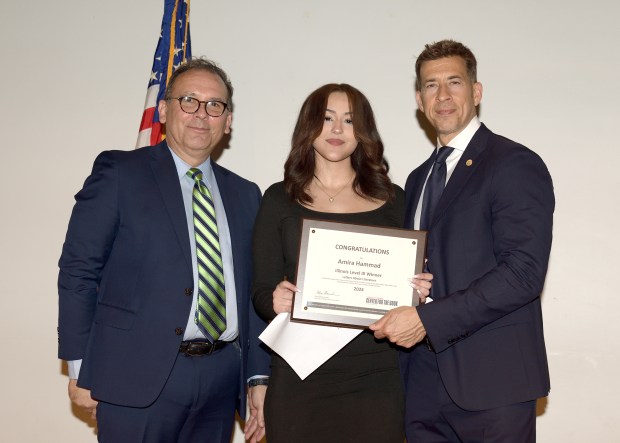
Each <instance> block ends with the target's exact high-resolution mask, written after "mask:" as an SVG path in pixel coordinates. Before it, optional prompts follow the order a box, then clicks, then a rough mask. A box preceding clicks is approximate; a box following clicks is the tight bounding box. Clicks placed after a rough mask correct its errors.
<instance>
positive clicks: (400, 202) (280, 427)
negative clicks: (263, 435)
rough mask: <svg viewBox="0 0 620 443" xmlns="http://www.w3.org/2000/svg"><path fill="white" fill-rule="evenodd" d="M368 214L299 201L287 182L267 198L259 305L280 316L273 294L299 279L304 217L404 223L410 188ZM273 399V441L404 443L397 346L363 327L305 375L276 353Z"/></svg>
mask: <svg viewBox="0 0 620 443" xmlns="http://www.w3.org/2000/svg"><path fill="white" fill-rule="evenodd" d="M395 188H396V198H395V200H394V201H393V202H388V203H385V204H384V205H383V206H381V207H379V208H377V209H375V210H372V211H367V212H361V213H347V214H335V213H325V212H316V211H312V210H310V209H308V208H305V207H303V206H302V205H300V204H299V203H297V202H293V201H291V199H290V198H289V196H288V195H287V194H286V192H285V190H284V184H283V183H282V182H280V183H276V184H274V185H272V186H271V187H270V188H269V189H267V191H266V192H265V195H264V197H263V201H262V204H261V208H260V211H259V214H258V218H257V220H256V225H255V231H254V290H253V299H254V306H255V307H256V310H257V312H258V314H259V315H260V316H262V317H263V318H264V319H266V320H268V321H270V320H272V319H273V318H274V317H275V315H276V314H275V312H274V311H273V305H272V293H273V290H274V288H275V286H276V285H277V284H278V283H279V282H280V281H282V280H283V279H284V277H285V276H286V277H287V278H288V280H289V281H292V282H295V278H296V271H297V249H298V244H299V236H300V223H301V218H314V219H322V220H330V221H341V222H346V223H356V224H365V225H374V226H387V227H402V224H403V218H404V192H403V190H402V189H400V188H398V187H395ZM271 365H272V374H271V380H270V382H269V388H268V390H267V398H266V403H265V421H266V427H267V428H266V429H267V439H268V442H269V443H304V442H321V443H330V442H334V443H343V442H352V443H353V442H354V443H364V442H368V443H371V442H372V443H377V442H381V443H391V442H394V443H402V442H403V440H404V431H403V415H404V399H403V388H402V383H401V378H400V373H399V369H398V355H397V351H396V348H395V347H394V346H392V345H391V344H390V343H389V342H387V341H385V340H376V339H375V338H374V336H373V335H372V333H371V332H370V331H368V330H366V331H364V332H362V333H361V334H360V335H358V336H357V337H356V338H355V339H353V340H352V341H351V342H350V343H349V344H348V345H347V346H345V347H344V348H343V349H341V350H340V351H339V352H338V353H336V354H335V355H334V356H333V357H332V358H330V359H329V360H328V361H327V362H325V363H324V364H323V365H322V366H320V367H319V368H318V369H317V370H316V371H315V372H313V373H312V374H310V375H309V376H308V377H307V378H306V379H305V380H303V381H302V380H301V379H300V378H299V377H298V376H297V374H296V373H295V372H294V371H293V369H292V368H291V367H290V366H289V365H288V364H287V363H286V361H284V360H283V359H282V358H281V357H280V356H279V355H277V354H276V353H273V357H272V363H271Z"/></svg>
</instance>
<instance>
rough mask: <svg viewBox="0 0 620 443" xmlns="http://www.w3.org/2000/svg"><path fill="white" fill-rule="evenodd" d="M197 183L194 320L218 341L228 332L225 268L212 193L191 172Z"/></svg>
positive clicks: (195, 171) (194, 200) (194, 170)
mask: <svg viewBox="0 0 620 443" xmlns="http://www.w3.org/2000/svg"><path fill="white" fill-rule="evenodd" d="M187 175H189V176H190V177H191V178H192V179H193V180H194V190H193V192H192V209H193V211H194V234H195V236H196V258H197V260H198V304H197V306H196V317H195V319H194V321H195V322H196V324H197V325H198V329H200V331H202V333H203V334H205V336H206V337H207V338H210V339H211V340H213V341H216V340H217V339H218V338H219V337H220V335H222V333H223V332H224V330H225V329H226V292H225V289H224V265H223V264H222V254H221V252H220V241H219V236H218V230H217V220H216V218H215V206H214V204H213V198H212V196H211V192H209V189H208V188H207V187H206V186H205V184H204V183H203V181H202V171H201V170H200V169H197V168H192V169H190V170H189V171H188V172H187Z"/></svg>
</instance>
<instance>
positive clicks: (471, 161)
mask: <svg viewBox="0 0 620 443" xmlns="http://www.w3.org/2000/svg"><path fill="white" fill-rule="evenodd" d="M473 164H474V161H473V160H472V159H471V158H470V159H469V160H467V161H466V162H465V165H466V166H471V165H473Z"/></svg>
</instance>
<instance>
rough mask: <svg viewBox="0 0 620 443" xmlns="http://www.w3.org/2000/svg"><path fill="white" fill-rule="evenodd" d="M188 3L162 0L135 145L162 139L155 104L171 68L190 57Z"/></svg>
mask: <svg viewBox="0 0 620 443" xmlns="http://www.w3.org/2000/svg"><path fill="white" fill-rule="evenodd" d="M189 2H190V0H164V3H165V4H164V18H163V19H162V22H161V34H160V36H159V42H158V43H157V49H156V50H155V58H154V60H153V69H152V70H151V78H150V79H149V86H148V90H147V91H146V101H145V103H144V113H143V114H142V122H141V123H140V133H139V134H138V142H137V143H136V148H140V147H142V146H151V145H155V144H157V143H159V142H160V141H162V140H163V139H164V138H165V135H164V134H162V125H161V123H160V122H159V112H158V111H157V103H159V101H160V100H161V99H163V97H164V94H165V92H166V85H167V84H168V78H170V75H171V74H172V71H174V70H175V69H176V68H177V67H178V66H179V65H180V64H181V63H182V62H184V61H186V60H189V59H190V58H191V57H192V48H191V46H192V45H191V40H190V36H189Z"/></svg>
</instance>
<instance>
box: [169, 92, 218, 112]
mask: <svg viewBox="0 0 620 443" xmlns="http://www.w3.org/2000/svg"><path fill="white" fill-rule="evenodd" d="M167 100H178V101H179V104H180V105H181V110H182V111H183V112H186V113H187V114H195V113H197V112H198V110H199V109H200V105H201V104H203V103H204V104H205V111H207V114H208V115H210V116H211V117H219V116H221V115H222V114H223V113H224V111H226V108H227V107H228V103H224V102H221V101H218V100H207V101H200V100H198V99H197V98H194V97H189V96H187V95H185V96H183V97H172V98H169V99H167Z"/></svg>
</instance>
